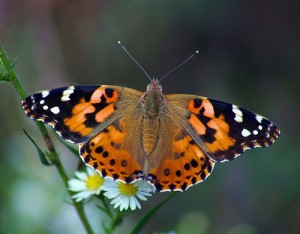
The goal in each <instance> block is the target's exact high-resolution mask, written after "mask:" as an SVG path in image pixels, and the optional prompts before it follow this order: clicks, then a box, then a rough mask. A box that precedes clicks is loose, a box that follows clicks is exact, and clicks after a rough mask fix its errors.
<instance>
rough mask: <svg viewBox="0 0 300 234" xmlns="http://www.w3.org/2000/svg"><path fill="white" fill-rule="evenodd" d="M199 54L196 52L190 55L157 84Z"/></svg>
mask: <svg viewBox="0 0 300 234" xmlns="http://www.w3.org/2000/svg"><path fill="white" fill-rule="evenodd" d="M197 54H199V51H198V50H196V51H195V52H194V53H193V54H192V55H190V56H189V57H188V58H187V59H186V60H184V61H183V62H182V63H180V64H179V65H178V66H176V67H174V68H173V69H172V70H171V71H169V72H168V73H167V74H165V75H164V76H163V77H162V78H160V79H159V82H160V81H162V80H163V79H165V78H166V77H167V76H169V75H170V74H171V73H173V72H174V71H176V70H177V69H178V68H180V67H181V66H182V65H184V64H186V63H187V62H188V61H189V60H190V59H192V58H193V57H194V56H195V55H197Z"/></svg>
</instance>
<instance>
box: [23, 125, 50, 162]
mask: <svg viewBox="0 0 300 234" xmlns="http://www.w3.org/2000/svg"><path fill="white" fill-rule="evenodd" d="M23 131H24V133H25V135H26V136H27V137H28V139H29V140H30V141H31V142H32V144H33V145H34V146H35V148H36V150H37V152H38V155H39V157H40V160H41V163H42V164H43V165H44V166H51V165H53V164H52V163H50V162H48V160H47V157H46V155H45V153H44V152H43V151H42V150H41V149H40V147H38V145H37V144H36V143H35V141H34V140H33V139H32V137H31V136H30V135H29V134H28V133H27V132H26V131H25V129H23Z"/></svg>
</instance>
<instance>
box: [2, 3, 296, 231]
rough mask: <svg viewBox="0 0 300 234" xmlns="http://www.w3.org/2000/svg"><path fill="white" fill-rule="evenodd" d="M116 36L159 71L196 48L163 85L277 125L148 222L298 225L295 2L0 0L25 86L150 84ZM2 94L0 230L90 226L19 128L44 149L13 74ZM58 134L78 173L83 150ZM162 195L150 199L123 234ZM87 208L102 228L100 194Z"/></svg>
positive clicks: (267, 227)
mask: <svg viewBox="0 0 300 234" xmlns="http://www.w3.org/2000/svg"><path fill="white" fill-rule="evenodd" d="M118 40H121V41H122V42H123V44H124V45H125V46H126V47H127V49H128V50H129V51H130V52H131V53H132V54H133V56H134V57H135V58H136V59H137V60H138V61H139V62H140V63H141V64H142V65H143V66H144V68H145V69H146V70H147V71H148V73H149V74H150V75H151V76H155V77H161V76H162V75H164V74H165V73H166V72H168V71H169V70H170V69H171V68H173V67H174V66H176V65H178V64H179V63H180V62H182V61H183V59H185V58H186V57H187V56H188V55H190V54H191V53H192V52H193V51H195V50H199V51H200V54H199V55H198V56H197V57H196V58H194V59H193V60H192V61H190V62H189V63H188V64H186V65H185V66H184V67H182V68H180V69H179V70H178V71H176V73H174V74H172V75H171V76H170V77H168V79H166V80H164V81H163V84H162V85H163V88H164V93H189V94H198V95H202V96H209V97H212V98H215V99H220V100H223V101H227V102H230V103H234V104H237V105H239V106H243V107H245V108H247V109H250V110H253V111H255V112H257V113H260V114H262V115H265V116H267V117H268V118H270V119H272V120H273V121H274V122H275V123H276V124H278V126H279V127H280V128H281V132H282V134H281V136H280V138H279V140H278V141H277V142H276V143H275V144H274V145H273V146H272V147H270V148H266V149H255V150H251V151H247V152H246V153H245V154H244V155H243V156H242V157H239V158H238V159H236V160H234V161H232V162H229V163H224V164H217V165H216V166H215V169H214V172H213V174H212V175H211V176H210V177H209V178H208V180H207V181H206V182H204V183H201V184H199V185H197V186H194V187H192V188H190V189H189V190H188V191H187V192H185V193H179V194H177V196H175V198H173V199H172V200H171V201H170V202H169V203H168V204H167V205H166V206H164V207H163V208H162V209H161V210H160V211H159V212H158V213H157V214H156V215H155V217H154V218H153V220H152V221H151V222H150V223H149V224H148V225H147V226H146V228H145V230H144V233H160V232H170V231H176V232H178V233H227V234H238V233H245V234H255V233H300V222H299V219H300V186H299V179H300V169H299V166H300V150H299V138H300V137H299V130H300V128H299V114H300V111H299V98H300V94H299V92H300V91H299V89H300V65H299V63H300V1H297V0H287V1H278V0H277V1H276V0H274V1H270V0H252V1H251V0H242V1H240V0H230V1H215V0H197V1H196V0H191V1H177V0H165V1H157V0H152V1H145V0H142V1H116V0H111V1H99V0H98V1H96V0H88V1H79V0H77V1H74V0H73V1H71V0H42V1H34V0H26V1H25V0H2V1H0V43H1V45H2V46H4V48H5V50H6V52H7V53H8V55H9V56H10V57H11V58H14V57H16V56H17V57H18V60H17V65H16V67H15V70H16V72H17V74H18V75H19V77H20V79H21V82H22V83H23V85H24V86H25V88H26V90H27V91H28V93H34V92H37V91H39V90H44V89H51V88H55V87H60V86H66V85H86V84H98V85H100V84H113V85H120V86H127V87H131V88H135V89H139V90H145V88H146V85H147V83H148V80H147V78H146V77H145V75H144V74H143V73H142V72H141V71H140V69H139V68H138V67H137V66H136V65H135V64H133V62H132V61H131V60H130V59H129V58H128V56H127V55H126V54H125V53H124V51H122V50H121V49H120V47H119V46H118V45H117V41H118ZM0 99H1V103H0V116H1V130H0V156H1V163H0V171H1V174H0V183H1V192H0V233H30V234H32V233H75V234H76V233H83V232H84V229H83V227H82V226H81V223H80V220H79V218H78V217H77V215H76V213H75V211H74V208H73V207H72V206H70V205H68V204H67V202H66V201H67V200H68V197H67V192H66V191H65V189H64V187H63V183H62V181H61V179H60V177H59V176H58V173H57V172H56V169H55V168H54V167H44V166H42V165H41V164H40V162H39V159H38V156H37V154H36V151H35V149H34V147H33V145H32V144H31V143H30V142H29V140H28V139H27V138H26V137H25V135H24V133H23V131H22V129H23V128H25V129H26V130H27V131H28V132H29V133H30V134H31V135H32V137H34V138H35V139H37V141H38V142H39V144H40V145H41V146H42V147H43V148H44V149H46V147H45V145H44V143H43V142H42V140H41V137H40V134H39V132H38V130H37V128H36V126H35V124H34V123H33V121H32V120H30V119H27V118H26V116H25V115H24V113H23V110H22V108H21V104H20V101H21V100H20V97H19V96H18V94H17V93H16V91H15V90H14V88H13V87H12V85H10V84H3V83H2V84H1V85H0ZM56 142H57V144H56V145H57V147H58V149H59V152H60V153H61V157H62V160H63V163H64V165H65V166H66V167H67V170H68V173H69V176H72V175H73V172H74V170H75V168H76V165H77V163H78V161H77V159H75V158H74V156H73V155H71V154H70V153H69V152H68V151H67V150H66V149H65V148H64V147H63V146H61V144H60V143H59V142H58V141H56ZM167 195H168V194H155V195H154V196H153V197H152V198H150V201H148V202H143V203H142V210H140V211H138V212H136V213H135V214H134V215H133V216H130V217H129V218H128V219H126V221H125V222H124V223H123V225H122V228H120V229H118V233H126V232H128V231H129V230H130V229H131V228H132V227H133V225H134V223H136V220H137V219H138V218H139V217H140V216H141V215H142V214H144V213H145V212H146V211H147V210H149V209H150V208H151V207H152V206H153V205H154V204H157V203H158V202H159V201H160V200H161V199H163V198H164V197H166V196H167ZM87 213H88V217H89V219H90V221H91V223H92V225H93V227H94V229H95V230H96V231H97V232H98V233H101V222H102V219H103V216H102V214H101V213H100V212H99V211H98V210H97V208H96V207H95V204H93V203H90V204H89V205H88V206H87Z"/></svg>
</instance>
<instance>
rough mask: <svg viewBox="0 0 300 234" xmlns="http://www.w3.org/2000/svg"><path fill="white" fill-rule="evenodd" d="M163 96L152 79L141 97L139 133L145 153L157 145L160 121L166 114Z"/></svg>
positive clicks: (157, 84) (149, 152) (158, 86)
mask: <svg viewBox="0 0 300 234" xmlns="http://www.w3.org/2000/svg"><path fill="white" fill-rule="evenodd" d="M165 101H166V100H165V96H164V95H163V93H162V91H161V86H160V85H159V83H158V81H157V80H154V81H152V82H151V83H150V84H149V85H148V87H147V91H146V92H145V93H144V95H143V96H142V97H141V102H140V105H141V106H140V109H141V111H142V125H143V128H142V129H143V130H142V133H141V138H142V144H143V149H144V151H145V153H146V154H147V155H150V154H151V152H153V150H154V149H155V147H156V146H157V141H158V137H159V129H160V121H161V120H162V119H164V116H165V115H166V106H165Z"/></svg>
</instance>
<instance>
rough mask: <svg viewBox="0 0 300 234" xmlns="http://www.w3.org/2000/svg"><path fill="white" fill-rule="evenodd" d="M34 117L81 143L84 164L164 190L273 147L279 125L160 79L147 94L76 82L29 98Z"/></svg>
mask: <svg viewBox="0 0 300 234" xmlns="http://www.w3.org/2000/svg"><path fill="white" fill-rule="evenodd" d="M22 104H23V108H24V110H25V112H26V115H27V116H28V117H30V118H32V119H36V120H39V121H42V122H45V123H47V124H50V125H51V126H52V127H54V128H55V130H56V131H57V132H58V133H59V134H60V135H61V136H62V137H63V138H64V139H66V140H68V141H70V142H72V143H75V144H79V146H80V155H81V157H82V159H83V161H84V162H85V163H86V164H88V165H90V166H91V167H92V168H94V169H96V170H98V171H99V172H100V173H101V175H102V176H103V177H110V178H113V179H114V180H121V181H124V182H126V183H130V182H133V181H135V180H137V179H145V180H147V181H148V182H150V183H152V184H153V185H154V186H155V187H156V189H157V191H161V192H162V191H184V190H186V189H187V188H189V187H190V186H192V185H195V184H197V183H199V182H201V181H203V180H204V179H205V178H206V177H207V176H208V175H210V173H211V172H212V170H213V167H214V164H215V162H224V161H228V160H232V159H234V158H236V157H237V156H239V155H240V154H242V153H243V152H244V151H245V150H246V149H252V148H255V147H265V146H270V145H271V144H272V143H273V142H274V141H275V139H276V138H277V137H278V135H279V129H278V128H277V127H276V126H275V125H274V123H272V122H271V121H270V120H268V119H266V118H264V117H262V116H260V115H257V114H254V113H252V112H250V111H248V110H245V109H243V108H240V107H237V106H236V105H232V104H228V103H225V102H221V101H217V100H213V99H210V98H206V97H200V96H194V95H185V94H172V95H164V94H163V93H162V88H161V86H160V84H159V81H158V80H157V79H153V80H152V81H151V83H150V84H149V85H148V87H147V91H146V92H145V93H143V92H140V91H137V90H134V89H130V88H125V87H118V86H111V85H102V86H70V87H65V88H58V89H54V90H49V91H43V92H40V93H36V94H33V95H32V96H29V97H27V98H26V99H24V100H23V102H22Z"/></svg>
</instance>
